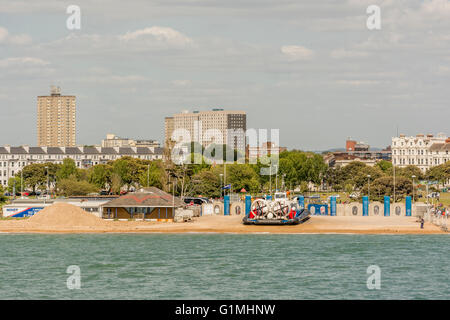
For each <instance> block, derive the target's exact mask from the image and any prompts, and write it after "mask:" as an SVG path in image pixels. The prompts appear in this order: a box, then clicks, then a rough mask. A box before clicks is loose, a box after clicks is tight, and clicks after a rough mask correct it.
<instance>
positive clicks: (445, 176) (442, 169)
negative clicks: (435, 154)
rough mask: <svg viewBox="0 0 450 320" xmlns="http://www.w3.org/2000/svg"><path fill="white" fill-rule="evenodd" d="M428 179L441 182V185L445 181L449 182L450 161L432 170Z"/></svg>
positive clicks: (427, 174) (428, 173) (428, 172)
mask: <svg viewBox="0 0 450 320" xmlns="http://www.w3.org/2000/svg"><path fill="white" fill-rule="evenodd" d="M426 177H427V179H429V180H434V181H439V182H440V183H444V182H445V181H447V180H449V179H450V161H447V162H446V163H443V164H441V165H438V166H435V167H432V168H430V169H429V170H428V171H427V173H426Z"/></svg>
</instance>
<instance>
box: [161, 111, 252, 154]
mask: <svg viewBox="0 0 450 320" xmlns="http://www.w3.org/2000/svg"><path fill="white" fill-rule="evenodd" d="M165 126H166V128H165V133H166V139H165V140H166V141H168V140H173V139H172V138H173V137H172V135H173V134H174V132H175V135H176V136H177V139H178V138H179V137H178V135H179V133H180V132H182V131H185V132H186V133H188V136H189V137H188V139H187V140H189V141H188V142H198V143H200V144H201V145H203V146H204V147H207V146H208V145H209V144H210V143H215V144H226V145H228V146H229V147H230V148H232V149H237V150H242V151H245V146H246V136H245V132H246V130H247V115H246V113H245V112H244V111H230V110H223V109H213V110H212V111H194V112H192V113H190V112H187V111H184V112H182V113H178V114H175V115H173V117H167V118H166V121H165ZM168 134H170V135H171V136H170V137H169V136H167V135H168ZM178 142H180V141H178Z"/></svg>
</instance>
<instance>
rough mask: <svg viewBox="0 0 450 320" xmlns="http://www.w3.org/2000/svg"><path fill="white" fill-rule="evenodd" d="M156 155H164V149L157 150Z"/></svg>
mask: <svg viewBox="0 0 450 320" xmlns="http://www.w3.org/2000/svg"><path fill="white" fill-rule="evenodd" d="M153 153H154V154H159V155H162V154H164V148H155V151H154V152H153Z"/></svg>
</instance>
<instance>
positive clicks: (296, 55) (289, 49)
mask: <svg viewBox="0 0 450 320" xmlns="http://www.w3.org/2000/svg"><path fill="white" fill-rule="evenodd" d="M281 52H282V53H283V54H284V55H285V56H287V57H288V59H289V60H310V59H311V58H312V57H313V56H314V51H312V50H310V49H308V48H305V47H302V46H282V47H281Z"/></svg>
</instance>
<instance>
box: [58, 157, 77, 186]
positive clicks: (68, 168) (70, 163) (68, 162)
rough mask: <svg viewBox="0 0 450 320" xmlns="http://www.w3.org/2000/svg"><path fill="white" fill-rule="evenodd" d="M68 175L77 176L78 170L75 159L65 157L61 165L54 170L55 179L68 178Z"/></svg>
mask: <svg viewBox="0 0 450 320" xmlns="http://www.w3.org/2000/svg"><path fill="white" fill-rule="evenodd" d="M70 176H75V177H77V178H78V177H79V172H78V169H77V166H76V164H75V161H74V160H73V159H71V158H65V159H64V160H63V163H62V165H61V166H60V167H59V169H58V170H57V171H56V179H57V181H60V180H64V179H68V178H69V177H70Z"/></svg>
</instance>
